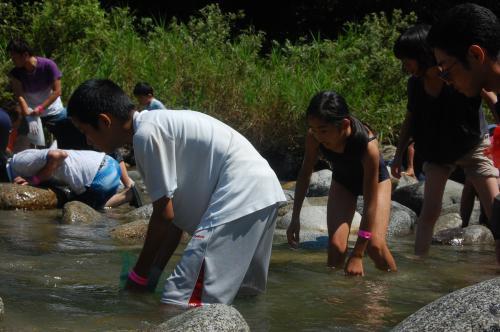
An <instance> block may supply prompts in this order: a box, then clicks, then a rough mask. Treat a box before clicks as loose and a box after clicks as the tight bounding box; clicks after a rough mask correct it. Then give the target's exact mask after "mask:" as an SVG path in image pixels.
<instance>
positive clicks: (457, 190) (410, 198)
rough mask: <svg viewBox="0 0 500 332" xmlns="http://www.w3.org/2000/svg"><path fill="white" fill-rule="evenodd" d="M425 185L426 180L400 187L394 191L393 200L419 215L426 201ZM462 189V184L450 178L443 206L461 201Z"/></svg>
mask: <svg viewBox="0 0 500 332" xmlns="http://www.w3.org/2000/svg"><path fill="white" fill-rule="evenodd" d="M424 186H425V181H422V182H418V183H415V184H411V185H408V186H404V187H400V188H398V189H396V190H395V191H394V192H393V193H392V200H393V201H396V202H398V203H401V204H403V205H404V206H407V207H409V208H410V209H412V210H413V211H415V212H416V213H417V215H419V214H420V210H421V209H422V204H423V202H424ZM462 189H463V185H462V184H460V183H458V182H455V181H452V180H448V181H447V182H446V186H445V190H444V194H443V199H442V206H443V207H447V206H449V205H453V204H456V203H459V202H460V198H461V197H462Z"/></svg>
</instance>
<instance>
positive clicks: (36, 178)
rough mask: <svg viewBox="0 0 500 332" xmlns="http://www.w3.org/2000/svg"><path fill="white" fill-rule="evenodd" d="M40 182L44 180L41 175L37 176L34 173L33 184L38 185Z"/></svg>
mask: <svg viewBox="0 0 500 332" xmlns="http://www.w3.org/2000/svg"><path fill="white" fill-rule="evenodd" d="M40 182H42V181H41V180H40V177H38V176H36V175H34V176H32V177H31V183H32V184H33V185H35V186H38V185H39V184H40Z"/></svg>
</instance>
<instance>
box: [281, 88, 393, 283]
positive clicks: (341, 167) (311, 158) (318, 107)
mask: <svg viewBox="0 0 500 332" xmlns="http://www.w3.org/2000/svg"><path fill="white" fill-rule="evenodd" d="M306 118H307V123H308V126H309V129H308V132H307V135H306V143H305V155H304V160H303V162H302V167H301V169H300V172H299V176H298V178H297V185H296V188H295V200H294V204H293V214H292V221H291V223H290V225H289V226H288V229H287V238H288V243H289V244H290V245H291V246H292V247H295V248H296V247H298V245H299V240H300V210H301V208H302V203H303V201H304V197H305V194H306V191H307V188H308V186H309V181H310V178H311V174H312V171H313V168H314V165H315V164H316V162H317V160H318V157H319V156H320V155H323V156H324V157H325V159H327V160H328V161H329V162H331V166H332V184H331V187H330V192H329V195H328V206H327V224H328V237H329V241H328V260H327V265H328V266H330V267H333V268H342V267H343V268H344V270H345V272H346V274H347V275H364V268H363V256H364V253H365V251H367V252H368V255H369V256H370V258H371V259H372V260H373V261H374V262H375V266H376V267H377V268H378V269H381V270H384V271H396V270H397V267H396V262H395V261H394V258H393V257H392V254H391V252H390V250H389V248H388V247H387V242H386V240H385V235H386V233H387V226H388V224H389V215H390V210H391V181H390V177H389V173H388V171H387V169H386V166H385V164H384V160H383V159H382V156H381V155H380V152H379V149H378V142H377V138H376V136H375V134H374V132H373V131H372V130H371V129H370V128H369V127H368V126H366V125H365V124H363V123H362V122H361V121H359V120H358V119H357V118H355V117H354V116H353V115H352V114H350V112H349V109H348V107H347V104H346V102H345V100H344V98H343V97H342V96H340V95H339V94H337V93H336V92H334V91H324V92H320V93H318V94H316V95H315V96H314V97H313V98H312V99H311V102H310V104H309V107H308V108H307V111H306ZM358 195H363V199H364V204H363V206H364V207H363V216H362V219H361V225H360V228H359V231H358V238H357V241H356V244H355V246H354V249H353V250H352V252H351V254H350V255H349V258H348V259H347V263H345V259H346V256H347V244H348V242H347V240H348V237H349V230H350V227H351V221H352V219H353V217H354V212H355V210H356V201H357V197H358Z"/></svg>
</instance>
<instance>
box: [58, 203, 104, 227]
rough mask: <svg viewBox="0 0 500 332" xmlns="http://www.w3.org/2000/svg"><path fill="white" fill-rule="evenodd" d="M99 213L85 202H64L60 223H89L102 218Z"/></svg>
mask: <svg viewBox="0 0 500 332" xmlns="http://www.w3.org/2000/svg"><path fill="white" fill-rule="evenodd" d="M104 218H105V217H104V215H102V214H100V213H99V212H97V211H96V210H94V209H93V208H91V207H90V206H88V205H87V204H85V203H82V202H78V201H73V202H68V203H66V204H64V207H63V212H62V218H61V223H62V224H76V223H78V224H91V223H94V222H96V221H100V220H103V219H104Z"/></svg>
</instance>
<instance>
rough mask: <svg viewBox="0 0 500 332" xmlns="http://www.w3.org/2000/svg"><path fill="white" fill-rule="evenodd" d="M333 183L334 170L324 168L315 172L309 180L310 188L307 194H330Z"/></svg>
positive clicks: (311, 195) (313, 195)
mask: <svg viewBox="0 0 500 332" xmlns="http://www.w3.org/2000/svg"><path fill="white" fill-rule="evenodd" d="M331 183H332V171H330V170H329V169H323V170H321V171H318V172H314V173H313V174H312V175H311V181H310V182H309V189H308V191H307V195H306V196H308V197H316V196H328V193H329V191H330V185H331Z"/></svg>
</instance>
